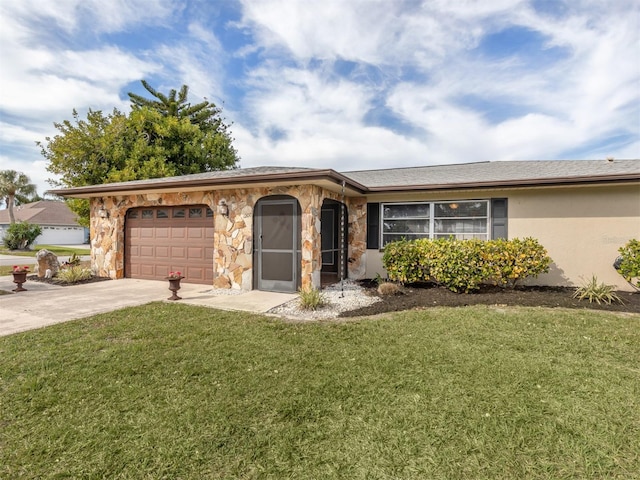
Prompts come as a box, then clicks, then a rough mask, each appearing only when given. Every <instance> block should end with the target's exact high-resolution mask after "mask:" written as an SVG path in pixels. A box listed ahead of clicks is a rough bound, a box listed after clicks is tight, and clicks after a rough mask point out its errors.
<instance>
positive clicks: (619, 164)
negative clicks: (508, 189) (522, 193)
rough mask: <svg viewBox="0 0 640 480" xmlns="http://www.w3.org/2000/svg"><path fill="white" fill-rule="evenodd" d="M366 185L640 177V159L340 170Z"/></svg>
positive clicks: (488, 163)
mask: <svg viewBox="0 0 640 480" xmlns="http://www.w3.org/2000/svg"><path fill="white" fill-rule="evenodd" d="M343 175H345V176H346V177H349V178H351V179H353V180H355V181H357V182H359V183H361V184H363V185H365V186H367V187H369V188H372V189H376V190H378V189H382V188H389V189H393V188H396V187H403V188H407V187H409V186H422V187H425V188H429V187H433V186H445V185H449V186H452V187H453V186H455V185H466V184H500V183H504V184H513V183H517V182H527V183H536V182H537V181H542V180H558V179H567V180H569V179H580V178H588V177H594V178H595V177H608V176H626V175H636V176H640V160H614V161H607V160H540V161H504V162H481V163H465V164H454V165H434V166H428V167H410V168H392V169H385V170H362V171H354V172H343Z"/></svg>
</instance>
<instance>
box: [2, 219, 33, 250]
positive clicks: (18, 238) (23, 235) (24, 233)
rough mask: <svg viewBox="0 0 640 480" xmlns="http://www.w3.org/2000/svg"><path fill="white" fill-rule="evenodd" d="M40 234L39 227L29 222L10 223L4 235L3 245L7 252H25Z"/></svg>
mask: <svg viewBox="0 0 640 480" xmlns="http://www.w3.org/2000/svg"><path fill="white" fill-rule="evenodd" d="M41 233H42V228H41V227H40V225H35V224H33V223H29V222H16V223H12V224H11V225H9V227H8V228H7V231H6V232H5V234H4V239H3V243H4V246H5V247H7V248H8V249H9V250H26V249H28V248H29V247H30V246H31V244H32V243H33V242H35V240H36V238H38V236H40V234H41Z"/></svg>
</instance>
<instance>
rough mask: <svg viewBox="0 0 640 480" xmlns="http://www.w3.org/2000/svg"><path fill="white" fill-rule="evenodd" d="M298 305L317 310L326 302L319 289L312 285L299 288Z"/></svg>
mask: <svg viewBox="0 0 640 480" xmlns="http://www.w3.org/2000/svg"><path fill="white" fill-rule="evenodd" d="M298 295H299V297H300V307H301V308H302V309H303V310H317V309H318V308H320V307H322V306H323V305H325V304H326V300H325V298H324V296H323V295H322V293H320V290H318V289H317V288H314V287H306V288H301V289H300V291H299V292H298Z"/></svg>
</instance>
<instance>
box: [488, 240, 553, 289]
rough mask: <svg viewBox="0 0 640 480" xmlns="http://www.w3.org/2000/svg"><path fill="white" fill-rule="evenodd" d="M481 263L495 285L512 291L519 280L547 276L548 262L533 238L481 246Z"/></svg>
mask: <svg viewBox="0 0 640 480" xmlns="http://www.w3.org/2000/svg"><path fill="white" fill-rule="evenodd" d="M484 259H485V261H486V262H487V263H488V268H489V271H490V275H491V280H492V281H493V283H495V284H496V285H500V286H506V287H509V288H514V287H515V286H516V285H517V284H518V282H519V281H520V280H522V279H523V278H530V277H533V278H535V277H537V276H538V275H540V274H541V273H547V272H548V271H549V266H550V265H551V258H550V257H549V256H548V255H547V250H546V249H545V248H544V247H543V246H542V245H540V243H539V242H538V240H536V239H535V238H531V237H527V238H524V239H522V240H521V239H519V238H514V239H511V240H504V239H498V240H491V241H489V242H485V249H484Z"/></svg>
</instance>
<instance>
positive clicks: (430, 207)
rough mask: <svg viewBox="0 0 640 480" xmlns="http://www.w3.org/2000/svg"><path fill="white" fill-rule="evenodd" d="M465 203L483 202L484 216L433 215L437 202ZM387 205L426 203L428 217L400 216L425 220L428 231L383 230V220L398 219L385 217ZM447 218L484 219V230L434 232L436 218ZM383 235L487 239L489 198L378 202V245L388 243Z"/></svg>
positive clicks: (489, 215)
mask: <svg viewBox="0 0 640 480" xmlns="http://www.w3.org/2000/svg"><path fill="white" fill-rule="evenodd" d="M465 203H484V204H485V205H486V211H487V214H486V215H485V216H475V217H437V218H436V216H435V211H436V205H437V204H449V205H453V204H457V205H458V206H459V205H462V204H465ZM388 205H428V210H429V216H428V217H406V218H402V220H414V221H416V220H417V221H420V220H425V221H426V223H428V232H425V233H394V232H385V220H387V221H388V220H398V218H389V217H385V207H386V206H388ZM447 219H458V220H485V221H486V223H485V232H484V233H482V232H478V233H476V232H469V233H465V232H460V233H450V234H441V233H436V232H435V223H436V220H447ZM385 235H406V236H405V238H406V239H407V240H412V239H417V238H429V239H435V238H448V237H454V238H465V237H466V238H480V239H481V240H489V239H490V238H491V200H489V199H472V200H469V199H465V200H436V201H429V202H420V201H414V202H385V203H381V204H380V245H381V246H382V247H383V248H384V246H385V245H386V244H387V243H389V242H386V241H385Z"/></svg>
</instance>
